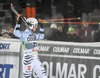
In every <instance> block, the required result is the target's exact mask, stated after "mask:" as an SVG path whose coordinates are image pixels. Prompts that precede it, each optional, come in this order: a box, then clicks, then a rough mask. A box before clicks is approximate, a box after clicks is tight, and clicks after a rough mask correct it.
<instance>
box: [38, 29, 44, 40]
mask: <svg viewBox="0 0 100 78" xmlns="http://www.w3.org/2000/svg"><path fill="white" fill-rule="evenodd" d="M39 39H40V40H43V39H44V29H43V28H40V30H39Z"/></svg>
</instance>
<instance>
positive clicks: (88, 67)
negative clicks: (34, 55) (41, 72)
mask: <svg viewBox="0 0 100 78" xmlns="http://www.w3.org/2000/svg"><path fill="white" fill-rule="evenodd" d="M39 57H40V60H41V61H42V63H43V65H44V67H45V68H46V72H47V75H48V77H49V78H100V43H74V42H53V41H40V42H39Z"/></svg>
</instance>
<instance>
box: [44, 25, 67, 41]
mask: <svg viewBox="0 0 100 78" xmlns="http://www.w3.org/2000/svg"><path fill="white" fill-rule="evenodd" d="M50 27H51V28H46V29H45V39H47V40H53V41H67V34H64V33H63V32H62V28H63V26H62V25H60V24H54V23H53V24H51V26H50Z"/></svg>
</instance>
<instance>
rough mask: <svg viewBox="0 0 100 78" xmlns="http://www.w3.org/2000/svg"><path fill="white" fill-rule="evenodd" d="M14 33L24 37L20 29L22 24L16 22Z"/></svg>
mask: <svg viewBox="0 0 100 78" xmlns="http://www.w3.org/2000/svg"><path fill="white" fill-rule="evenodd" d="M13 34H14V35H15V36H16V37H18V38H21V37H22V31H20V24H16V26H15V29H14V32H13Z"/></svg>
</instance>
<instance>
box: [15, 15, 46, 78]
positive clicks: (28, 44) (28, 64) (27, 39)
mask: <svg viewBox="0 0 100 78" xmlns="http://www.w3.org/2000/svg"><path fill="white" fill-rule="evenodd" d="M26 22H27V24H28V26H29V28H30V29H31V30H32V31H33V33H32V32H31V31H30V30H29V29H28V28H27V27H26V29H25V31H22V30H20V25H21V14H19V15H18V17H17V23H16V26H15V28H14V35H15V36H16V37H18V38H20V40H21V41H22V47H23V53H24V54H23V75H24V78H32V77H31V76H32V71H34V72H35V73H36V74H37V76H38V77H39V78H47V75H46V72H45V68H44V67H43V66H42V64H41V62H40V60H39V57H38V44H37V41H36V40H39V39H44V34H43V32H44V30H43V29H42V28H40V29H39V30H38V28H39V25H38V20H37V19H36V18H33V17H30V18H28V19H26ZM37 31H40V32H42V33H39V32H38V33H37Z"/></svg>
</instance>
